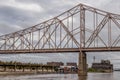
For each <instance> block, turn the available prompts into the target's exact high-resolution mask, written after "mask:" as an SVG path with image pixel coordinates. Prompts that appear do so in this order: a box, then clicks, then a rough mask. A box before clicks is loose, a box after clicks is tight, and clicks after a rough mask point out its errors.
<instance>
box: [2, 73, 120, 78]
mask: <svg viewBox="0 0 120 80" xmlns="http://www.w3.org/2000/svg"><path fill="white" fill-rule="evenodd" d="M0 80H120V72H114V73H88V76H79V77H78V75H77V74H44V75H40V74H39V75H35V74H34V75H6V76H2V75H0Z"/></svg>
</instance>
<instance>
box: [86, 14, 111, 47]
mask: <svg viewBox="0 0 120 80" xmlns="http://www.w3.org/2000/svg"><path fill="white" fill-rule="evenodd" d="M109 18H110V15H108V14H107V15H106V16H105V17H104V19H103V20H102V21H101V22H100V24H99V25H98V26H97V27H96V29H95V30H94V31H93V33H92V34H91V36H90V37H89V39H88V40H87V42H86V43H88V42H89V44H88V46H87V47H89V46H90V45H91V43H92V42H93V41H94V40H95V38H96V36H97V35H98V34H99V32H100V31H101V30H102V28H103V27H104V26H105V24H106V23H107V22H108V21H109Z"/></svg>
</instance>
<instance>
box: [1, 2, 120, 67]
mask: <svg viewBox="0 0 120 80" xmlns="http://www.w3.org/2000/svg"><path fill="white" fill-rule="evenodd" d="M79 3H83V4H86V5H89V6H93V7H96V8H99V9H102V10H105V11H108V12H113V13H116V14H120V0H0V35H3V34H8V33H11V32H14V31H18V30H20V29H24V28H27V27H30V26H32V25H35V24H38V23H40V22H42V21H44V20H47V19H50V18H52V17H54V16H57V15H58V14H60V13H62V12H64V11H66V10H68V9H70V8H72V7H74V6H75V5H77V4H79ZM87 55H88V56H87V57H88V64H90V63H91V62H92V61H93V59H92V58H93V56H94V55H95V56H96V61H100V60H101V59H120V54H119V52H117V53H105V54H102V53H87ZM35 58H36V60H33V59H35ZM0 59H1V60H7V61H9V60H18V61H24V60H25V61H28V62H30V61H33V62H36V61H38V62H46V61H64V62H68V61H71V62H77V61H78V54H72V53H70V54H61V53H59V54H29V55H28V54H19V55H9V56H6V55H0ZM111 61H112V63H114V64H115V67H119V66H120V60H111Z"/></svg>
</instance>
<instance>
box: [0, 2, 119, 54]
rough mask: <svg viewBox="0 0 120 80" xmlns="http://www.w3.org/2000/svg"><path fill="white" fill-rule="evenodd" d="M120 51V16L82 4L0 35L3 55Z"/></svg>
mask: <svg viewBox="0 0 120 80" xmlns="http://www.w3.org/2000/svg"><path fill="white" fill-rule="evenodd" d="M79 51H120V15H118V14H113V13H109V12H106V11H103V10H99V9H96V8H93V7H90V6H87V5H84V4H79V5H77V6H75V7H73V8H71V9H69V10H67V11H65V12H64V13H62V14H60V15H58V16H56V17H54V18H52V19H50V20H47V21H44V22H42V23H40V24H37V25H35V26H32V27H29V28H27V29H23V30H20V31H17V32H14V33H10V34H6V35H2V36H0V53H47V52H48V53H53V52H79Z"/></svg>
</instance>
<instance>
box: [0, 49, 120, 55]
mask: <svg viewBox="0 0 120 80" xmlns="http://www.w3.org/2000/svg"><path fill="white" fill-rule="evenodd" d="M81 51H84V52H107V51H120V47H113V48H106V47H99V48H94V47H93V48H81ZM64 52H65V53H66V52H80V49H79V48H58V49H35V50H34V49H32V50H31V49H30V50H29V49H26V50H0V54H14V53H18V54H19V53H64Z"/></svg>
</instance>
